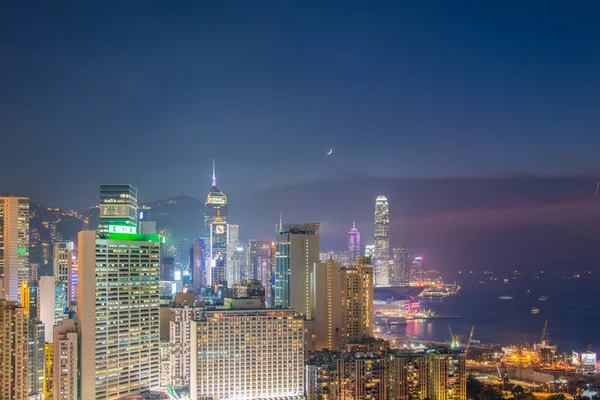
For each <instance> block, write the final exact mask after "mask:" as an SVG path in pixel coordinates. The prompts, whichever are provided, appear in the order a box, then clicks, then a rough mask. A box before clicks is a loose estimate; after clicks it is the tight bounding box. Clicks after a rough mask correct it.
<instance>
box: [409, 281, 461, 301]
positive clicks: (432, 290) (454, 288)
mask: <svg viewBox="0 0 600 400" xmlns="http://www.w3.org/2000/svg"><path fill="white" fill-rule="evenodd" d="M460 289H461V287H460V285H457V284H456V283H454V284H452V285H443V286H441V287H435V286H434V287H428V288H425V290H423V291H422V292H421V293H420V294H419V297H420V298H424V297H448V296H453V295H455V294H456V293H458V291H459V290H460Z"/></svg>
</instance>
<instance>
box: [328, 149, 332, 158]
mask: <svg viewBox="0 0 600 400" xmlns="http://www.w3.org/2000/svg"><path fill="white" fill-rule="evenodd" d="M331 153H333V149H332V148H330V149H329V151H328V152H327V155H328V156H329V155H331Z"/></svg>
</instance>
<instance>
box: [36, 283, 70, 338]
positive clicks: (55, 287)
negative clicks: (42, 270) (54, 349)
mask: <svg viewBox="0 0 600 400" xmlns="http://www.w3.org/2000/svg"><path fill="white" fill-rule="evenodd" d="M39 294H40V303H39V309H40V320H41V321H42V322H43V323H44V326H45V328H46V342H48V343H52V341H53V340H54V339H53V338H54V332H53V327H54V325H55V324H57V323H58V321H62V320H63V319H66V318H68V314H67V308H68V306H69V302H68V295H67V283H66V282H62V281H57V280H56V278H55V277H54V276H42V277H41V278H40V289H39Z"/></svg>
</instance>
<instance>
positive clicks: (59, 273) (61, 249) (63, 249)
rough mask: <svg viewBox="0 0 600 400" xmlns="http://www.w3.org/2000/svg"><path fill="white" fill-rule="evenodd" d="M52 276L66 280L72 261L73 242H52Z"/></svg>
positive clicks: (59, 279)
mask: <svg viewBox="0 0 600 400" xmlns="http://www.w3.org/2000/svg"><path fill="white" fill-rule="evenodd" d="M52 254H53V255H54V260H53V261H54V263H53V267H54V277H55V278H56V280H57V281H61V282H68V281H69V272H70V271H71V264H72V262H73V242H56V243H54V251H53V253H52Z"/></svg>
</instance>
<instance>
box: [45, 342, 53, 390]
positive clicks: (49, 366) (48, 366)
mask: <svg viewBox="0 0 600 400" xmlns="http://www.w3.org/2000/svg"><path fill="white" fill-rule="evenodd" d="M52 340H54V339H52ZM44 353H45V354H44V355H45V357H46V362H45V363H44V398H45V399H51V398H52V394H53V393H52V391H53V390H54V383H53V382H52V381H53V378H54V370H53V367H54V362H53V361H54V343H46V344H44Z"/></svg>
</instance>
